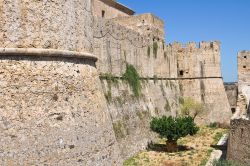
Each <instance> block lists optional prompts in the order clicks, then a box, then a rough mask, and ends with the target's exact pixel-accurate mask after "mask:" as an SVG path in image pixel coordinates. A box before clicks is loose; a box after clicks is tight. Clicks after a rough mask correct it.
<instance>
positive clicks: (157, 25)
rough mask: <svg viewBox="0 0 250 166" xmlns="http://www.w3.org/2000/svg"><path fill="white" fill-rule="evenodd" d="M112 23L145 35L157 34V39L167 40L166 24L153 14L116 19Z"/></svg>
mask: <svg viewBox="0 0 250 166" xmlns="http://www.w3.org/2000/svg"><path fill="white" fill-rule="evenodd" d="M112 21H113V22H116V23H119V24H121V25H123V26H126V27H127V28H131V29H133V30H136V31H137V32H140V33H141V34H144V35H152V34H155V36H154V37H155V38H160V39H162V40H163V39H164V38H165V30H164V22H163V21H162V20H161V19H160V18H159V17H157V16H155V15H153V14H151V13H146V14H140V15H134V16H127V17H119V18H114V19H112Z"/></svg>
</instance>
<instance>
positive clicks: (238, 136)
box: [227, 119, 250, 164]
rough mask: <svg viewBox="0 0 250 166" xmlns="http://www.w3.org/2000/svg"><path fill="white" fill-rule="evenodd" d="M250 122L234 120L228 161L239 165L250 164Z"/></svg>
mask: <svg viewBox="0 0 250 166" xmlns="http://www.w3.org/2000/svg"><path fill="white" fill-rule="evenodd" d="M249 137H250V120H247V119H233V120H232V121H231V129H230V135H229V142H228V150H227V159H228V160H233V161H236V162H237V163H242V164H249V163H250V146H249V145H250V140H249Z"/></svg>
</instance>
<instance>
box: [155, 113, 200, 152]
mask: <svg viewBox="0 0 250 166" xmlns="http://www.w3.org/2000/svg"><path fill="white" fill-rule="evenodd" d="M150 128H151V130H152V131H154V132H156V133H158V134H159V135H160V136H161V137H162V138H166V139H167V141H166V145H167V151H168V152H175V151H177V150H178V148H177V140H178V139H179V138H181V137H185V136H187V135H194V134H196V133H197V131H198V130H199V128H198V127H197V126H196V125H195V123H194V120H193V118H192V117H189V116H186V117H176V118H173V117H171V116H170V117H166V116H163V117H161V118H153V120H152V121H151V123H150Z"/></svg>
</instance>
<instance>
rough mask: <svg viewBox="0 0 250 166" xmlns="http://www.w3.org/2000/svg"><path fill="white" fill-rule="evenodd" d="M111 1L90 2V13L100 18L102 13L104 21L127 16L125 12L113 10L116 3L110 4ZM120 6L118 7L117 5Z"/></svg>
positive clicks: (96, 0)
mask: <svg viewBox="0 0 250 166" xmlns="http://www.w3.org/2000/svg"><path fill="white" fill-rule="evenodd" d="M112 1H113V0H92V11H93V15H94V16H96V17H100V18H102V12H103V11H104V12H105V15H104V18H105V19H112V18H116V17H125V16H129V15H130V14H128V13H127V12H126V11H122V10H119V9H117V8H115V6H116V5H119V4H116V2H112ZM119 6H120V5H119Z"/></svg>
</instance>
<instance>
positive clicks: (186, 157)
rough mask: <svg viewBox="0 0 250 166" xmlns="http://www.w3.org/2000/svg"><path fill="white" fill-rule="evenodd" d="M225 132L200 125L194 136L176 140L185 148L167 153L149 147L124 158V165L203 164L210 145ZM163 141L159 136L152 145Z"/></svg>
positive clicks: (159, 144) (208, 154)
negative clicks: (128, 157) (126, 158)
mask: <svg viewBox="0 0 250 166" xmlns="http://www.w3.org/2000/svg"><path fill="white" fill-rule="evenodd" d="M226 132H227V130H226V129H221V128H210V127H207V126H202V127H200V130H199V131H198V133H197V134H196V135H195V136H187V137H185V138H181V139H179V140H178V145H182V147H185V148H186V149H183V150H182V151H179V152H176V153H167V152H165V151H161V150H152V149H153V148H151V149H150V148H149V149H148V150H145V151H142V152H141V153H139V154H138V155H136V156H135V157H132V158H130V159H129V160H126V161H125V162H124V166H184V165H187V166H204V165H205V164H206V163H207V160H208V158H209V156H210V154H211V152H212V151H213V148H211V145H213V144H214V142H215V141H217V140H218V138H219V136H222V135H223V134H224V133H226ZM165 141H166V140H165V139H160V138H159V140H158V141H157V144H153V145H152V146H158V147H164V145H165ZM216 143H217V142H216ZM223 166H224V165H223Z"/></svg>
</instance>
